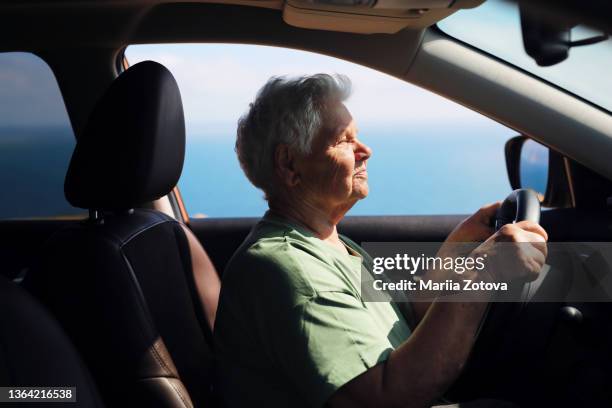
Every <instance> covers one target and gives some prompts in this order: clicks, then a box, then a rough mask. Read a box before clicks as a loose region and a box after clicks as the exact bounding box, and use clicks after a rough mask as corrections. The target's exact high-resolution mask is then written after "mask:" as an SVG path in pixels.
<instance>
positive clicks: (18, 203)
mask: <svg viewBox="0 0 612 408" xmlns="http://www.w3.org/2000/svg"><path fill="white" fill-rule="evenodd" d="M221 128H223V127H221ZM226 129H230V127H226ZM515 135H516V134H515V133H514V132H513V131H511V130H509V129H507V128H505V127H502V126H500V125H497V124H493V125H491V124H484V125H483V124H479V125H469V124H465V125H453V126H450V125H449V126H444V125H439V124H437V125H436V126H435V129H433V127H432V126H428V125H425V124H422V125H418V124H410V123H404V124H382V125H381V124H378V125H376V124H369V125H368V124H366V125H365V126H360V138H361V139H362V141H363V142H365V143H366V144H368V145H369V146H370V147H371V148H372V150H373V155H372V157H371V158H370V160H369V162H368V174H369V186H370V194H369V196H368V197H366V198H365V199H363V200H361V201H360V202H358V203H357V204H356V205H355V206H354V207H353V208H352V209H351V210H350V211H349V214H348V215H410V214H469V213H473V212H474V211H476V210H477V209H478V208H480V207H481V206H482V205H484V204H486V203H490V202H493V201H497V200H501V199H503V198H504V197H506V195H508V193H509V192H510V185H509V183H508V177H507V174H506V166H505V159H504V144H505V142H506V141H507V140H508V139H509V138H510V137H512V136H515ZM234 140H235V135H234V134H233V133H232V132H231V131H229V130H220V129H219V128H217V129H209V130H207V129H199V130H193V131H189V134H188V136H187V149H186V157H185V165H184V169H183V173H182V176H181V178H180V181H179V188H180V191H181V194H182V196H183V199H184V201H185V204H186V208H187V211H188V212H189V214H190V216H192V217H257V216H261V215H262V214H263V213H264V211H265V210H266V208H267V205H266V202H265V201H264V199H263V194H262V193H261V192H260V191H259V190H257V189H256V188H254V187H253V186H252V185H251V184H250V183H249V182H248V180H247V179H246V177H245V176H244V174H243V173H242V170H241V169H240V166H239V164H238V161H237V159H236V154H235V152H234ZM74 144H75V142H74V137H73V133H72V130H71V129H69V128H66V127H62V126H38V127H31V128H8V127H5V128H2V127H0V186H2V187H1V191H2V194H0V197H1V199H0V218H31V217H49V216H70V215H74V214H79V213H82V210H80V209H76V208H73V207H71V206H70V205H69V204H68V203H67V202H66V200H65V199H64V196H63V179H64V175H65V172H66V169H67V166H68V163H69V160H70V156H71V154H72V150H73V149H74Z"/></svg>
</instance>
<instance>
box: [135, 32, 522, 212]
mask: <svg viewBox="0 0 612 408" xmlns="http://www.w3.org/2000/svg"><path fill="white" fill-rule="evenodd" d="M125 54H126V57H127V59H128V61H129V63H130V64H132V65H133V64H135V63H137V62H140V61H143V60H153V61H157V62H159V63H161V64H163V65H165V66H166V67H167V68H168V69H169V70H170V71H171V72H172V73H173V74H174V76H175V77H176V79H177V82H178V84H179V87H180V90H181V94H182V98H183V104H184V107H185V117H186V128H187V152H186V161H185V167H184V170H183V175H182V176H181V179H180V181H179V188H180V190H181V194H182V197H183V200H184V202H185V206H186V208H187V211H188V212H189V214H190V216H191V217H243V216H261V215H262V214H263V212H264V211H265V209H266V208H267V206H266V203H265V201H264V199H263V194H262V193H261V192H260V191H258V190H257V189H255V188H254V187H252V186H251V185H250V183H249V182H248V180H247V179H246V177H245V176H244V174H243V173H242V170H241V169H240V166H239V164H238V160H237V158H236V154H235V152H234V142H235V134H236V122H237V120H238V118H239V117H240V116H241V115H242V114H244V113H245V112H246V110H247V109H248V107H249V103H250V102H252V101H253V99H254V97H255V94H256V93H257V91H258V89H259V88H260V87H261V86H262V85H263V84H264V83H265V82H266V80H267V79H268V78H269V77H271V76H275V75H289V76H292V75H303V74H314V73H318V72H326V73H341V74H345V75H347V76H349V77H350V78H351V80H352V83H353V94H352V96H351V97H350V98H349V100H348V101H347V106H348V108H349V110H350V111H351V112H352V114H353V117H354V118H355V120H356V123H357V125H358V128H359V137H360V138H361V140H362V141H364V142H365V143H366V144H368V145H369V146H370V147H371V148H372V150H373V156H372V158H371V159H370V161H369V162H368V173H369V184H370V194H369V196H368V197H367V198H366V199H364V200H361V201H360V202H359V203H357V205H355V207H353V208H352V209H351V211H350V212H349V215H392V214H400V215H401V214H457V213H471V212H473V211H474V210H476V209H477V208H479V207H480V206H482V205H483V204H485V203H487V202H493V201H496V200H499V198H500V197H505V196H506V195H507V194H508V193H509V191H510V185H509V183H508V180H507V176H506V168H505V161H504V144H505V142H506V140H508V139H509V138H510V137H512V136H515V135H516V133H515V132H514V131H512V130H511V129H508V128H506V127H504V126H502V125H500V124H498V123H496V122H494V121H492V120H490V119H488V118H486V117H484V116H482V115H480V114H478V113H475V112H473V111H471V110H469V109H467V108H464V107H462V106H460V105H458V104H456V103H454V102H451V101H448V100H447V99H445V98H442V97H440V96H437V95H435V94H433V93H430V92H428V91H425V90H422V89H420V88H418V87H415V86H413V85H411V84H408V83H406V82H404V81H401V80H399V79H397V78H393V77H391V76H389V75H386V74H383V73H381V72H378V71H375V70H372V69H369V68H366V67H363V66H360V65H357V64H353V63H349V62H347V61H343V60H340V59H336V58H331V57H327V56H323V55H319V54H315V53H310V52H304V51H297V50H291V49H285V48H279V47H266V46H255V45H230V44H188V45H185V44H182V45H173V44H163V45H135V46H130V47H128V48H127V50H126V53H125Z"/></svg>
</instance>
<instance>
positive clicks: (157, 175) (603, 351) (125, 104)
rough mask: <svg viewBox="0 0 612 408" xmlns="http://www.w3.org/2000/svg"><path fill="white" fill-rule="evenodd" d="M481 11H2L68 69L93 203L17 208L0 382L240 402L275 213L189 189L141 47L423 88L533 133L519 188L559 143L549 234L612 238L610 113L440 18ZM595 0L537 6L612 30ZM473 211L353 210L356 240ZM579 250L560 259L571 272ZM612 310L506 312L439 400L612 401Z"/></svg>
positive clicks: (509, 149) (23, 37) (157, 71)
mask: <svg viewBox="0 0 612 408" xmlns="http://www.w3.org/2000/svg"><path fill="white" fill-rule="evenodd" d="M481 3H482V1H481V0H457V1H451V0H446V1H444V0H442V1H439V0H423V1H417V0H414V1H412V0H407V1H405V2H403V1H393V0H378V1H368V0H364V1H359V0H354V1H342V0H260V1H258V0H210V1H209V0H196V1H171V0H139V1H123V0H116V1H105V2H99V1H94V0H76V1H69V2H66V1H37V0H31V1H26V2H21V1H9V2H4V3H2V4H0V32H1V33H2V35H1V36H0V38H1V40H0V52H14V51H19V52H29V53H33V54H35V55H37V56H38V57H40V58H41V59H42V60H44V61H45V62H46V63H47V64H48V65H49V67H50V68H51V70H52V72H53V74H54V76H55V78H56V79H57V82H58V85H59V88H60V90H61V95H62V97H63V101H64V103H65V107H66V110H67V112H68V116H69V118H70V124H71V127H72V129H73V131H74V134H75V136H76V146H75V149H74V152H73V154H72V158H71V160H70V164H69V168H68V172H67V174H66V179H65V185H64V188H65V190H64V191H65V195H66V198H67V200H68V202H69V203H70V204H71V205H72V206H74V207H78V208H81V209H83V210H85V211H86V212H87V214H86V215H85V217H64V218H61V217H58V218H19V219H3V220H0V260H1V262H2V264H1V265H0V275H2V276H0V278H1V279H0V307H1V308H2V311H3V313H1V314H0V327H1V329H0V386H13V385H14V386H27V385H40V386H59V385H66V384H69V385H70V386H71V387H76V388H77V389H78V399H77V402H76V403H66V406H75V404H76V406H83V407H98V406H109V407H115V406H150V407H211V406H212V407H215V406H223V405H222V402H221V401H220V397H219V396H218V395H216V393H215V389H214V382H215V380H214V376H213V364H214V349H213V347H212V331H213V327H214V319H215V312H216V308H217V302H218V298H219V290H220V287H221V285H222V273H223V270H224V268H225V265H226V264H227V262H228V261H229V259H230V257H231V256H232V254H233V253H234V251H235V250H236V249H237V248H238V247H239V245H240V244H241V243H242V241H243V240H244V239H245V237H246V236H247V235H248V233H249V231H250V229H251V228H252V227H253V225H254V224H255V223H256V222H257V219H256V218H190V217H189V215H188V214H187V211H186V210H185V206H184V204H183V202H182V198H181V195H180V191H179V190H178V188H177V181H178V179H179V177H180V175H181V171H182V169H183V160H184V155H185V136H186V129H185V120H184V112H183V105H182V102H181V95H180V92H179V89H178V86H177V83H176V81H175V79H174V77H173V75H172V74H171V73H170V71H168V70H167V69H166V68H165V67H164V66H162V65H161V64H158V63H156V62H152V61H146V62H141V63H138V64H135V65H133V66H130V65H129V62H128V61H127V59H126V58H125V57H124V51H125V48H126V47H127V46H128V45H131V44H159V43H232V44H236V43H241V44H259V45H271V46H281V47H287V48H295V49H301V50H307V51H311V52H316V53H319V54H325V55H330V56H334V57H337V58H341V59H344V60H347V61H351V62H354V63H357V64H361V65H364V66H367V67H370V68H373V69H375V70H378V71H380V72H384V73H386V74H388V75H391V76H393V77H396V78H399V79H401V80H403V81H406V82H409V83H412V84H415V85H417V86H419V87H422V88H424V89H426V90H429V91H431V92H434V93H436V94H438V95H441V96H443V97H445V98H448V99H450V100H452V101H455V102H458V103H459V104H461V105H463V106H466V107H468V108H470V109H472V110H474V111H477V112H479V113H480V114H482V115H485V116H487V117H489V118H492V119H493V120H495V121H497V122H499V123H502V124H504V125H506V126H508V127H510V128H512V129H513V130H514V131H516V134H517V135H519V136H517V137H516V138H514V139H511V141H510V142H508V144H507V145H506V151H505V155H506V166H507V170H508V177H509V179H510V183H511V185H512V187H513V188H515V189H518V188H521V187H525V186H524V185H523V184H522V183H521V177H520V176H519V167H520V166H521V163H520V161H521V159H520V153H521V148H522V146H523V145H524V144H525V143H526V142H527V141H528V140H531V141H537V142H538V143H540V144H541V145H544V146H546V148H547V149H549V152H550V153H549V154H550V156H549V162H548V163H549V174H548V179H547V181H546V184H547V185H546V189H545V190H546V191H545V194H543V195H542V197H541V201H542V205H543V207H544V208H546V210H544V211H542V215H541V219H540V224H541V225H542V226H544V227H545V229H546V230H547V232H548V235H549V239H550V241H551V242H608V241H610V240H611V239H612V212H611V210H610V209H611V207H610V206H611V205H612V160H610V157H612V114H611V113H610V111H609V110H606V109H605V108H602V107H600V106H598V105H596V104H593V103H592V102H589V101H588V100H585V99H583V98H581V97H578V96H576V95H574V94H573V93H570V92H567V91H565V90H564V89H561V88H559V87H558V86H555V85H554V84H552V83H550V82H547V81H545V80H542V79H540V78H538V77H536V76H534V75H532V74H530V73H528V72H526V71H525V70H522V69H520V68H517V67H515V66H513V65H511V64H509V63H507V62H505V61H503V60H500V59H499V58H496V57H494V56H491V55H489V54H488V53H486V52H483V51H481V50H479V49H477V48H475V47H473V46H471V45H470V44H467V43H464V42H462V41H460V40H457V39H455V38H453V37H451V36H449V35H448V34H446V33H445V32H443V31H442V30H440V29H439V28H438V27H437V25H436V24H437V23H438V22H440V21H441V20H443V19H444V18H446V17H447V16H450V15H452V14H453V13H455V12H457V11H459V10H464V9H471V8H474V7H478V6H479V5H480V4H481ZM588 3H589V4H588V5H584V7H571V6H567V7H565V6H560V5H557V6H555V4H554V2H547V1H536V2H534V4H536V5H537V6H539V7H540V9H538V10H541V9H549V8H550V10H551V13H553V15H554V16H557V17H558V16H564V15H572V16H576V18H580V19H582V21H583V22H585V23H588V24H592V25H593V26H595V27H597V28H598V29H600V30H604V31H607V32H609V31H610V30H612V26H611V25H610V24H609V21H610V20H609V18H602V16H605V15H607V16H612V15H611V14H606V13H609V11H610V9H609V6H607V5H604V4H603V3H599V2H593V4H592V5H591V4H590V2H588ZM559 18H561V17H559ZM570 58H571V55H570ZM1 81H2V79H1V78H0V82H1ZM1 146H2V144H1V143H0V148H1ZM443 165H444V163H440V166H443ZM415 171H418V169H416V170H415ZM423 177H426V175H425V174H424V175H423ZM477 182H478V181H477V180H465V183H466V184H469V183H477ZM214 199H215V197H211V200H214ZM499 199H500V200H502V199H504V197H499ZM448 200H453V197H450V196H449V197H448ZM41 205H44V203H41ZM466 216H467V214H456V215H393V216H387V215H385V216H350V217H347V218H346V219H344V220H343V221H342V222H341V224H340V232H341V233H342V234H344V235H346V236H348V237H350V238H351V239H352V240H354V241H355V242H357V243H363V242H439V243H441V242H443V241H444V239H445V238H446V236H447V235H448V234H449V233H450V232H451V230H452V229H453V228H454V227H455V226H456V225H457V224H458V223H459V222H460V221H461V220H463V219H464V218H465V217H466ZM587 261H588V259H585V260H582V261H581V262H587ZM564 262H566V260H563V259H560V260H557V264H555V261H554V260H551V263H552V264H553V266H555V267H558V268H559V269H561V270H562V269H563V265H564ZM560 276H564V275H563V274H560ZM568 279H571V277H570V278H568ZM611 305H612V303H604V302H546V303H538V304H533V305H528V306H527V307H524V308H523V309H522V311H521V313H520V315H516V314H515V313H514V312H515V311H514V310H510V309H504V308H500V309H499V310H497V311H494V312H491V315H490V316H488V319H487V324H486V325H485V327H484V328H483V330H482V332H481V334H480V336H479V339H478V342H477V345H476V347H475V349H474V350H475V351H474V353H473V355H472V356H471V359H470V361H469V362H468V365H467V366H466V368H465V370H464V372H463V374H462V376H461V377H460V378H459V379H458V381H457V382H456V384H455V385H454V386H453V387H452V388H451V389H450V390H448V392H447V394H446V399H445V401H440V402H439V403H440V404H442V403H451V402H463V401H470V400H475V399H479V398H497V399H499V400H512V402H513V403H516V404H518V405H519V406H549V405H557V406H570V405H572V406H573V405H577V404H579V403H583V404H589V405H603V406H605V405H609V404H610V403H612V390H610V387H609V380H610V378H612V352H611V351H610V347H609V345H610V342H611V341H612V321H611V320H610V312H612V306H611ZM519 334H520V335H519ZM491 372H495V373H497V374H499V375H498V376H496V377H495V379H494V378H493V376H491V375H490V373H491ZM518 377H521V381H520V382H517V381H515V379H516V378H518ZM236 392H240V391H239V390H236ZM56 405H58V406H62V405H61V404H55V405H53V406H56ZM37 406H38V405H37Z"/></svg>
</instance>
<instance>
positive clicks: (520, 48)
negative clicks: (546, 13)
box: [438, 0, 612, 111]
mask: <svg viewBox="0 0 612 408" xmlns="http://www.w3.org/2000/svg"><path fill="white" fill-rule="evenodd" d="M438 27H439V28H440V29H441V30H442V31H444V32H445V33H447V34H448V35H451V36H453V37H455V38H457V39H459V40H461V41H464V42H466V43H468V44H470V45H472V46H474V47H476V48H479V49H481V50H483V51H485V52H488V53H490V54H492V55H495V56H496V57H498V58H501V59H503V60H505V61H507V62H509V63H511V64H513V65H515V66H517V67H519V68H522V69H524V70H526V71H528V72H530V73H532V74H534V75H537V76H538V77H540V78H542V79H545V80H547V81H549V82H550V83H553V84H555V85H557V86H559V87H561V88H563V89H565V90H567V91H569V92H572V93H574V94H575V95H578V96H580V97H582V98H584V99H586V100H588V101H590V102H592V103H594V104H596V105H599V106H600V107H602V108H604V109H606V110H608V111H612V81H611V80H610V64H612V39H608V40H606V41H601V42H598V43H595V44H590V45H588V46H580V47H572V48H571V50H570V51H569V57H568V58H567V59H566V60H564V61H562V62H560V63H558V64H556V65H553V66H539V65H538V64H536V62H535V61H534V60H533V59H532V58H531V57H529V56H528V55H527V53H526V52H525V46H524V44H523V35H522V33H521V18H520V12H519V6H518V3H514V2H510V1H503V0H489V1H486V2H485V3H483V4H482V5H481V6H478V7H476V8H474V9H467V10H460V11H458V12H457V13H455V14H453V15H452V16H450V17H448V18H445V19H444V20H442V21H440V22H439V23H438ZM601 34H602V33H601V32H598V31H597V30H593V29H591V28H589V27H586V26H583V25H577V26H575V27H573V28H572V29H571V33H570V36H571V41H573V42H576V41H581V40H585V39H587V38H593V37H598V36H600V35H601Z"/></svg>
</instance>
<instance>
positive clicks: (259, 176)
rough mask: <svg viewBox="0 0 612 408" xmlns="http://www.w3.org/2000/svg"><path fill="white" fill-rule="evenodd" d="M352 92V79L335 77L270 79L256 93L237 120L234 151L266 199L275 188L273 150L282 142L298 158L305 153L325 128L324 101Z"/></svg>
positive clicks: (313, 76) (252, 181)
mask: <svg viewBox="0 0 612 408" xmlns="http://www.w3.org/2000/svg"><path fill="white" fill-rule="evenodd" d="M350 93H351V81H350V79H349V78H348V77H346V76H344V75H338V74H336V75H334V76H331V75H327V74H316V75H312V76H302V77H297V78H291V79H288V78H286V77H272V78H270V79H269V80H268V82H267V83H266V84H265V85H264V86H263V88H261V89H260V90H259V92H258V93H257V97H256V98H255V101H254V102H253V103H251V104H250V105H249V110H248V112H247V113H245V114H244V115H243V116H242V117H241V118H240V119H239V120H238V131H237V137H236V148H235V150H236V153H237V154H238V161H239V162H240V166H241V167H242V170H243V171H244V173H245V174H246V176H247V178H248V179H249V180H250V181H251V183H253V185H254V186H255V187H257V188H260V189H261V190H263V191H264V193H265V194H266V199H269V198H270V197H269V196H270V193H272V192H273V190H274V185H273V181H272V180H273V179H274V153H275V151H276V147H277V146H278V145H279V144H286V145H288V146H289V148H290V149H293V150H294V151H295V152H297V153H298V154H303V155H307V154H309V153H310V150H311V146H312V141H313V140H314V138H315V136H316V135H317V134H319V132H320V131H321V129H322V127H323V125H324V123H323V122H324V120H325V117H324V115H325V111H326V107H327V103H328V102H329V101H332V100H339V101H341V102H342V101H345V100H346V99H347V98H348V97H349V95H350Z"/></svg>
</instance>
